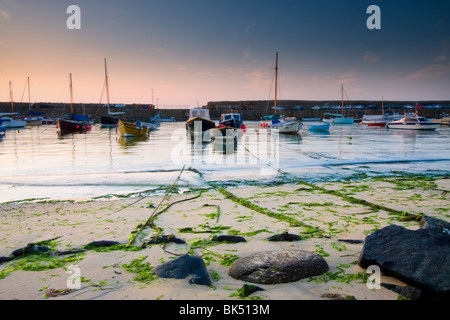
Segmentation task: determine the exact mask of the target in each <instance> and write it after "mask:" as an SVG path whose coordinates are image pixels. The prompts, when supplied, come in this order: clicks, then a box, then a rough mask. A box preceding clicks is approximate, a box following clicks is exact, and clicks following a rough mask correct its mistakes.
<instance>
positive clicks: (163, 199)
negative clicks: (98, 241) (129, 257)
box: [128, 166, 185, 244]
mask: <svg viewBox="0 0 450 320" xmlns="http://www.w3.org/2000/svg"><path fill="white" fill-rule="evenodd" d="M184 168H185V166H183V168H182V169H181V171H180V173H179V175H178V177H177V179H176V180H175V181H174V183H173V184H172V186H171V187H170V188H169V189H168V190H167V191H166V194H165V195H164V197H163V198H162V199H161V201H160V202H159V204H158V205H157V206H156V208H155V210H153V213H152V214H151V215H150V217H148V219H147V221H146V222H145V223H144V224H143V225H142V226H141V227H140V228H139V229H138V230H136V232H135V234H134V236H133V237H132V238H131V239H130V241H129V242H128V244H132V243H133V242H134V241H135V240H136V237H137V236H138V235H139V233H140V232H141V231H142V230H144V228H145V227H146V226H147V225H148V224H149V223H150V221H151V220H152V219H153V217H154V216H155V214H156V212H157V211H158V209H159V207H160V206H161V205H162V203H163V202H164V201H165V200H166V199H167V198H168V196H169V194H170V193H171V192H172V190H173V189H174V188H175V186H176V184H177V183H178V181H179V180H180V178H181V174H182V173H183V171H184ZM142 199H144V198H142ZM142 199H139V201H141V200H142ZM137 202H138V201H135V202H134V203H132V204H131V205H133V204H135V203H137ZM131 205H130V206H131ZM128 207H129V206H128Z"/></svg>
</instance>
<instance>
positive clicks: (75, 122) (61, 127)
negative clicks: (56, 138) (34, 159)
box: [56, 74, 92, 134]
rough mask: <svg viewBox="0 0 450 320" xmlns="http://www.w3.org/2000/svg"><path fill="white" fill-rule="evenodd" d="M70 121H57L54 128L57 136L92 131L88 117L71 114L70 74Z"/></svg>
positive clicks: (71, 90)
mask: <svg viewBox="0 0 450 320" xmlns="http://www.w3.org/2000/svg"><path fill="white" fill-rule="evenodd" d="M69 77H70V84H69V87H70V111H71V115H70V119H58V120H57V124H56V128H57V129H58V131H57V132H58V133H59V134H67V133H75V132H79V133H83V132H87V131H90V130H91V129H92V123H91V121H89V116H86V115H81V114H75V113H74V112H73V86H72V74H70V76H69Z"/></svg>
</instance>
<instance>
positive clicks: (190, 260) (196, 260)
mask: <svg viewBox="0 0 450 320" xmlns="http://www.w3.org/2000/svg"><path fill="white" fill-rule="evenodd" d="M154 270H155V273H156V275H157V276H158V277H161V278H172V279H185V278H189V283H191V284H200V285H207V286H209V285H211V278H210V277H209V273H208V270H207V269H206V265H205V262H204V261H203V259H202V258H200V257H195V256H191V255H183V256H181V257H179V258H176V259H174V260H171V261H169V262H166V263H163V264H162V265H159V266H157V267H155V269H154Z"/></svg>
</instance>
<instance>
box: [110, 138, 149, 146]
mask: <svg viewBox="0 0 450 320" xmlns="http://www.w3.org/2000/svg"><path fill="white" fill-rule="evenodd" d="M147 140H148V136H139V137H133V136H119V138H118V139H117V142H118V143H119V144H120V145H121V146H122V147H130V146H135V145H136V144H137V143H138V142H145V141H147Z"/></svg>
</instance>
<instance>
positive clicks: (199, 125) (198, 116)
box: [186, 108, 216, 136]
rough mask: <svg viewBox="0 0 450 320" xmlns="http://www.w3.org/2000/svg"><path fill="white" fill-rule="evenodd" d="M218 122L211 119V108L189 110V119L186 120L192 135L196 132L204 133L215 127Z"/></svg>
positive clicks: (187, 128)
mask: <svg viewBox="0 0 450 320" xmlns="http://www.w3.org/2000/svg"><path fill="white" fill-rule="evenodd" d="M215 127H216V124H215V123H214V121H212V120H211V117H210V115H209V109H202V108H198V109H192V110H190V111H189V119H188V120H187V121H186V130H187V131H188V132H189V133H190V135H191V136H193V135H194V133H202V134H204V133H205V132H207V131H208V130H210V129H214V128H215Z"/></svg>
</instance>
